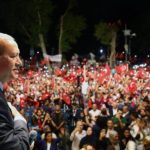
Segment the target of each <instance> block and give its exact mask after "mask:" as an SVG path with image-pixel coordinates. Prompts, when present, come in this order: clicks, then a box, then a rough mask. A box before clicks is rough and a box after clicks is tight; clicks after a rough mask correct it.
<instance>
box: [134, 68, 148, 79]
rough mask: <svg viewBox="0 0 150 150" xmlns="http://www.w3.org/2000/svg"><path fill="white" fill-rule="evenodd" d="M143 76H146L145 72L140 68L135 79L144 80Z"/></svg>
mask: <svg viewBox="0 0 150 150" xmlns="http://www.w3.org/2000/svg"><path fill="white" fill-rule="evenodd" d="M145 75H146V71H145V70H144V68H140V69H139V70H138V71H137V74H136V77H137V78H140V79H145V77H146V76H145Z"/></svg>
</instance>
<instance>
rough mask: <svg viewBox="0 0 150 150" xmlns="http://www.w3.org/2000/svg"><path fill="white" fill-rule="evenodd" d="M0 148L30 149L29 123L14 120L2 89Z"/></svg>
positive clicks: (0, 100) (0, 93) (7, 149)
mask: <svg viewBox="0 0 150 150" xmlns="http://www.w3.org/2000/svg"><path fill="white" fill-rule="evenodd" d="M0 149H1V150H29V138H28V129H27V125H26V123H25V122H24V121H22V120H16V121H14V120H13V116H12V113H11V110H10V109H9V106H8V104H7V101H6V99H5V98H4V95H3V93H2V91H1V89H0Z"/></svg>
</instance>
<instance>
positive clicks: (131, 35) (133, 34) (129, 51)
mask: <svg viewBox="0 0 150 150" xmlns="http://www.w3.org/2000/svg"><path fill="white" fill-rule="evenodd" d="M135 36H136V33H131V34H130V35H129V49H128V54H129V60H130V58H131V39H132V38H133V37H135Z"/></svg>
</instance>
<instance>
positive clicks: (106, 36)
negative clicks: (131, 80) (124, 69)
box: [95, 22, 118, 67]
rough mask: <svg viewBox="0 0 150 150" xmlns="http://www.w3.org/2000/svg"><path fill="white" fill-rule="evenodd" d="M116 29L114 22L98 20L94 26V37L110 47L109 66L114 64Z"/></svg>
mask: <svg viewBox="0 0 150 150" xmlns="http://www.w3.org/2000/svg"><path fill="white" fill-rule="evenodd" d="M117 30H118V27H117V24H116V23H113V24H107V23H106V22H100V23H99V24H97V25H96V26H95V36H96V38H97V39H98V40H100V42H101V43H102V44H104V45H106V46H108V49H110V55H109V64H110V66H111V67H113V66H114V65H115V55H116V39H117Z"/></svg>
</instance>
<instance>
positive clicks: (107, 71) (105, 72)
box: [101, 64, 111, 76]
mask: <svg viewBox="0 0 150 150" xmlns="http://www.w3.org/2000/svg"><path fill="white" fill-rule="evenodd" d="M110 73H111V70H110V67H109V65H108V64H106V65H105V67H104V68H103V69H102V71H101V74H102V76H109V75H110Z"/></svg>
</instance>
